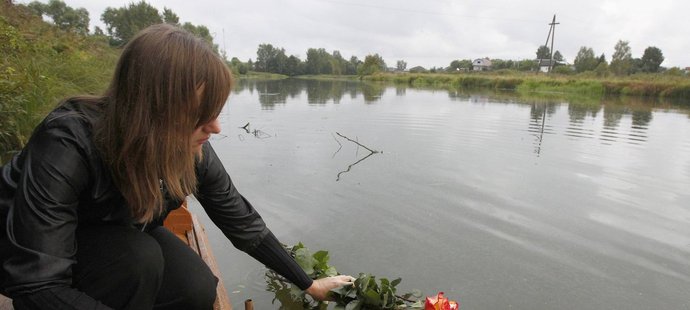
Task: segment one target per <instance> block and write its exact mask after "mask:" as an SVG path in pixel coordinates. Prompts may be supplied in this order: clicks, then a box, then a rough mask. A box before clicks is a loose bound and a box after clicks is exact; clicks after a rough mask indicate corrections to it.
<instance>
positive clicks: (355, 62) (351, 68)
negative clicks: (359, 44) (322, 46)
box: [345, 56, 362, 75]
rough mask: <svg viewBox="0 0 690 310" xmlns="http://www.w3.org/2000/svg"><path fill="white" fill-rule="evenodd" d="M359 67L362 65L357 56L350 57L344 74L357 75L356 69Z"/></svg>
mask: <svg viewBox="0 0 690 310" xmlns="http://www.w3.org/2000/svg"><path fill="white" fill-rule="evenodd" d="M360 65H362V61H361V60H359V59H357V56H352V57H350V61H348V62H347V66H346V67H345V68H346V70H345V74H349V75H354V74H357V67H359V66H360Z"/></svg>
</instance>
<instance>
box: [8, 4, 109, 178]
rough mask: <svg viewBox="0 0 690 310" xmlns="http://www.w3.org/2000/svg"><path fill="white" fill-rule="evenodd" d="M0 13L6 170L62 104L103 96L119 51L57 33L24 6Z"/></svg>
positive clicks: (97, 40)
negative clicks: (76, 97) (87, 96)
mask: <svg viewBox="0 0 690 310" xmlns="http://www.w3.org/2000/svg"><path fill="white" fill-rule="evenodd" d="M0 8H1V9H2V11H1V12H0V13H1V14H0V42H2V44H0V52H2V55H3V57H1V58H0V164H2V163H4V162H5V161H6V160H7V159H9V157H10V156H11V155H12V153H13V152H14V151H15V150H18V149H20V148H21V147H22V146H23V145H24V144H25V143H26V142H27V140H28V139H29V137H30V135H31V132H32V131H33V128H34V127H35V126H36V125H37V124H38V123H39V122H40V121H41V120H42V119H43V118H44V117H45V115H46V114H47V113H48V112H49V111H50V110H52V109H53V108H54V107H55V106H56V105H57V103H58V102H59V101H60V100H62V99H63V98H65V97H67V96H74V95H78V94H100V93H102V92H103V91H104V90H105V88H106V87H107V85H108V82H109V80H110V77H111V75H112V72H113V68H114V67H115V62H116V61H117V58H118V56H119V54H120V51H119V49H116V48H112V47H110V46H109V45H108V40H107V38H106V37H105V36H97V35H89V36H83V35H78V34H75V33H72V32H67V31H63V30H59V29H57V28H56V27H54V26H53V25H50V24H48V23H46V22H44V21H43V20H42V19H41V18H40V17H39V16H37V15H34V14H33V13H31V12H29V11H28V10H26V9H25V8H23V7H20V6H7V5H0Z"/></svg>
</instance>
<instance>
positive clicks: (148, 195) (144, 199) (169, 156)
mask: <svg viewBox="0 0 690 310" xmlns="http://www.w3.org/2000/svg"><path fill="white" fill-rule="evenodd" d="M231 87H232V76H231V74H230V71H229V70H228V68H227V66H226V65H225V64H224V63H223V61H222V60H221V59H220V58H219V57H218V55H216V54H215V53H214V52H213V50H212V49H211V48H210V46H209V45H208V43H206V42H205V41H203V40H201V39H199V38H197V37H194V36H193V35H192V34H190V33H188V32H187V31H185V30H182V29H179V28H177V27H174V26H170V25H165V24H161V25H154V26H151V27H148V28H146V29H144V30H142V31H141V32H140V33H139V34H137V36H136V37H134V38H133V39H132V40H131V41H130V42H129V43H128V44H127V45H126V46H125V47H124V49H123V51H122V55H121V56H120V59H119V62H118V64H117V67H116V68H115V74H114V76H113V79H112V81H111V83H110V86H109V87H108V90H107V91H106V93H105V95H104V98H103V105H104V106H103V113H104V114H103V118H102V120H101V121H100V122H99V123H98V124H97V125H96V127H95V134H94V138H95V139H94V140H95V142H96V145H97V147H98V149H99V151H100V152H101V156H102V157H103V159H104V161H105V163H106V164H107V165H108V166H109V168H110V170H111V173H112V176H113V181H114V182H115V185H116V186H117V188H118V189H119V190H120V191H121V192H122V195H123V196H124V198H125V199H126V201H127V204H128V206H129V208H130V210H131V214H132V216H133V217H134V218H135V219H137V220H138V221H140V222H147V221H150V220H151V219H153V218H154V217H155V216H157V215H158V214H160V213H161V211H162V209H163V200H164V197H163V194H162V192H161V186H162V185H165V186H166V187H167V190H168V193H169V195H170V196H171V198H173V199H178V200H183V199H184V198H185V197H186V196H187V195H189V194H192V193H194V191H195V189H196V185H197V179H196V174H195V161H196V160H200V158H198V155H197V153H196V152H195V150H194V148H193V145H192V141H190V140H191V134H192V132H193V131H194V130H195V128H197V127H198V126H200V125H204V124H206V123H208V122H209V121H211V120H213V119H215V118H216V117H218V115H219V114H220V111H221V109H222V108H223V105H224V104H225V101H226V100H227V98H228V95H229V94H230V89H231Z"/></svg>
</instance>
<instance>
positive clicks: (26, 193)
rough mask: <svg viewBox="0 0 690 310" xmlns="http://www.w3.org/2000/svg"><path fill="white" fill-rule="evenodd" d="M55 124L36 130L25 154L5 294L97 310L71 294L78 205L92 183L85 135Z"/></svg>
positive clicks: (10, 222) (10, 230)
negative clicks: (67, 298)
mask: <svg viewBox="0 0 690 310" xmlns="http://www.w3.org/2000/svg"><path fill="white" fill-rule="evenodd" d="M49 124H50V123H48V125H47V124H46V123H44V124H42V125H40V126H39V127H38V128H36V130H35V132H34V134H33V136H32V137H31V139H30V140H29V142H28V144H27V145H26V147H25V148H24V150H22V154H21V156H23V167H22V169H21V174H20V176H19V180H18V182H17V187H16V192H15V197H14V203H13V206H12V207H11V208H10V210H9V213H8V215H7V216H8V217H7V222H6V224H7V226H6V230H7V231H6V234H7V240H8V241H9V247H10V253H9V255H8V256H9V258H8V259H6V260H5V261H4V264H3V269H4V271H5V273H6V276H7V279H6V282H5V283H4V286H5V291H6V292H7V293H8V295H9V296H10V297H12V298H14V299H15V300H17V302H19V303H20V304H21V302H22V301H24V302H26V303H27V304H30V302H31V301H32V300H33V301H37V300H43V301H45V302H51V301H54V303H52V304H55V305H60V304H62V305H64V299H60V300H59V299H58V298H57V297H56V294H52V293H50V292H53V293H54V292H57V291H62V292H63V294H62V295H64V296H67V295H69V296H72V299H71V300H73V301H74V300H78V303H77V304H78V305H81V306H79V308H83V309H92V308H95V307H97V306H98V305H99V303H98V302H97V301H95V300H93V299H92V298H90V297H88V296H86V295H85V294H83V293H82V292H79V291H77V290H75V289H73V288H71V283H72V265H73V264H74V263H75V260H74V257H75V254H76V250H77V248H76V239H75V230H76V226H77V206H78V199H79V195H80V193H81V191H82V190H83V189H84V188H86V186H87V184H88V182H89V172H88V171H89V169H88V166H87V159H86V155H85V153H84V152H85V150H84V149H83V147H82V146H81V145H80V142H79V138H78V137H80V135H83V133H81V134H80V133H79V131H78V130H75V129H71V128H70V126H58V125H54V126H51V125H49ZM65 291H69V292H70V293H65ZM46 306H47V305H46ZM76 307H77V305H75V307H71V309H78V308H76ZM65 308H67V309H70V308H69V307H65Z"/></svg>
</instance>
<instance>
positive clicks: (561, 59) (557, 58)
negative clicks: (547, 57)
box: [553, 51, 565, 62]
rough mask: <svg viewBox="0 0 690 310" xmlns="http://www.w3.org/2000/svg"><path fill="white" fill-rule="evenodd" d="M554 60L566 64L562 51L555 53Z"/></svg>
mask: <svg viewBox="0 0 690 310" xmlns="http://www.w3.org/2000/svg"><path fill="white" fill-rule="evenodd" d="M553 60H555V61H559V62H564V61H565V58H563V55H561V51H556V52H555V53H553Z"/></svg>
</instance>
